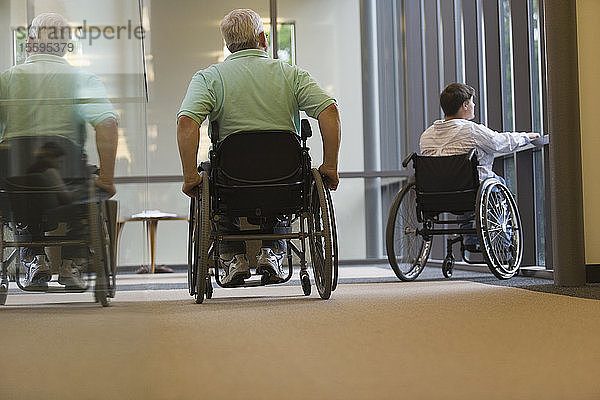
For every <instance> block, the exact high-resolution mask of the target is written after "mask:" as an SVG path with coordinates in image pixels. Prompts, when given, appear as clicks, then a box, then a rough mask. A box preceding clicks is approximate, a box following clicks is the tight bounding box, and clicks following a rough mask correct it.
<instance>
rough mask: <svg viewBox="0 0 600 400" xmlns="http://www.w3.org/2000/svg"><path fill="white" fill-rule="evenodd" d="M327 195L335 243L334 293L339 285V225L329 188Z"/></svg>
mask: <svg viewBox="0 0 600 400" xmlns="http://www.w3.org/2000/svg"><path fill="white" fill-rule="evenodd" d="M325 195H326V197H327V210H328V211H329V218H330V220H331V239H332V242H333V285H332V287H331V290H332V291H334V290H335V289H336V288H337V284H338V270H339V260H338V238H337V225H336V223H335V210H334V208H333V200H332V199H331V191H329V188H328V187H325Z"/></svg>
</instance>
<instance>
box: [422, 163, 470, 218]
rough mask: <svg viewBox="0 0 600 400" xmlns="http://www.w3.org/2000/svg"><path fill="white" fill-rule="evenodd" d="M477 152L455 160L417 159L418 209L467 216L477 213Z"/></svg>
mask: <svg viewBox="0 0 600 400" xmlns="http://www.w3.org/2000/svg"><path fill="white" fill-rule="evenodd" d="M477 165H478V163H477V156H476V154H475V153H474V152H470V153H467V154H459V155H453V156H442V157H431V156H418V155H417V156H415V157H414V167H415V181H416V189H417V207H418V208H419V209H420V211H422V212H465V211H473V210H474V209H475V199H476V197H477V190H478V189H479V173H478V171H477Z"/></svg>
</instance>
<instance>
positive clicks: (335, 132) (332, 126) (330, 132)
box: [317, 103, 341, 190]
mask: <svg viewBox="0 0 600 400" xmlns="http://www.w3.org/2000/svg"><path fill="white" fill-rule="evenodd" d="M317 119H318V121H319V129H320V130H321V138H322V140H323V164H321V166H320V167H319V171H320V172H321V174H323V175H325V178H326V183H327V186H328V187H329V189H331V190H335V189H337V186H338V184H339V182H340V178H339V176H338V171H337V170H338V154H339V151H340V139H341V128H340V114H339V111H338V108H337V105H336V104H335V103H334V104H331V105H329V106H328V107H327V108H325V109H324V110H323V111H321V113H320V114H319V116H318V117H317Z"/></svg>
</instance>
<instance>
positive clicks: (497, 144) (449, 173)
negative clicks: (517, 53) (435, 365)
mask: <svg viewBox="0 0 600 400" xmlns="http://www.w3.org/2000/svg"><path fill="white" fill-rule="evenodd" d="M474 95H475V90H474V89H473V88H472V87H470V86H468V85H465V84H462V83H453V84H450V85H448V86H447V87H446V88H445V89H444V91H443V92H442V93H441V95H440V105H441V107H442V110H443V111H444V114H445V118H444V120H439V121H435V122H434V123H433V125H432V126H430V127H429V128H428V129H427V130H425V132H423V134H422V135H421V139H420V150H421V155H417V154H415V153H413V154H410V155H409V156H408V157H407V158H406V159H405V160H404V162H403V166H404V167H406V166H407V165H408V163H409V162H410V161H413V166H414V168H415V179H414V182H409V183H408V184H407V185H406V186H405V187H404V188H403V189H402V191H400V193H398V195H397V196H396V198H395V199H394V202H393V204H392V207H391V209H390V215H389V218H388V224H387V231H386V247H387V253H388V259H389V261H390V264H391V266H392V268H393V269H394V272H395V273H396V275H397V276H398V278H399V279H401V280H405V281H410V280H414V279H415V278H416V277H417V276H418V275H419V274H420V273H421V271H422V270H423V268H424V266H425V263H426V262H427V258H428V256H429V252H430V250H431V243H432V239H433V236H435V235H456V236H454V237H450V238H448V239H447V254H446V258H445V259H444V262H443V263H442V272H443V274H444V276H445V277H449V276H451V275H452V270H453V267H454V256H453V254H452V245H453V244H454V243H457V242H460V243H461V251H462V255H463V260H464V261H465V262H468V263H469V262H471V263H477V261H475V262H473V261H472V260H471V259H470V256H467V255H466V252H468V253H482V254H483V257H484V260H485V262H486V263H487V264H488V266H489V268H490V270H491V271H492V273H494V275H496V276H497V277H498V278H500V279H508V278H510V277H512V276H513V275H514V274H515V273H516V272H517V271H518V268H519V265H520V262H521V257H522V247H523V239H522V233H521V227H520V224H521V222H520V216H519V212H518V209H517V206H516V202H515V201H514V199H513V196H512V194H511V193H510V191H509V190H508V188H507V187H506V185H505V182H504V179H503V178H502V177H500V176H498V175H496V174H495V173H494V172H493V171H492V164H493V161H494V155H495V154H496V153H509V152H512V151H514V150H516V149H517V148H518V147H520V146H524V145H526V144H528V143H529V142H530V141H531V140H533V139H536V138H538V137H539V134H538V133H521V132H502V133H500V132H495V131H493V130H491V129H489V128H487V127H486V126H484V125H481V124H476V123H474V122H472V121H471V120H472V119H473V118H474V117H475V112H474V109H475V104H474V102H473V98H474ZM453 216H454V217H453ZM435 225H443V226H446V225H459V228H443V229H440V228H437V229H436V227H435Z"/></svg>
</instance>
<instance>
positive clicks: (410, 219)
mask: <svg viewBox="0 0 600 400" xmlns="http://www.w3.org/2000/svg"><path fill="white" fill-rule="evenodd" d="M418 229H419V222H418V221H417V193H416V190H415V184H414V183H410V184H408V185H406V186H404V187H403V188H402V190H401V191H400V192H399V193H398V194H397V195H396V198H394V202H393V203H392V207H391V208H390V214H389V216H388V221H387V227H386V231H385V243H386V250H387V256H388V260H389V262H390V265H391V267H392V269H393V270H394V273H395V274H396V276H397V277H398V279H400V280H402V281H413V280H415V279H416V278H417V276H419V274H420V273H421V272H422V271H423V268H424V267H425V264H426V263H427V258H428V257H429V252H430V251H431V241H432V239H428V240H425V239H424V238H423V236H421V235H419V233H418Z"/></svg>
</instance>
